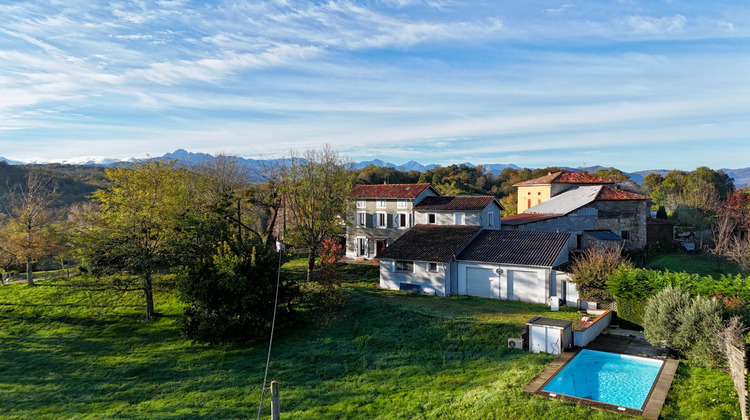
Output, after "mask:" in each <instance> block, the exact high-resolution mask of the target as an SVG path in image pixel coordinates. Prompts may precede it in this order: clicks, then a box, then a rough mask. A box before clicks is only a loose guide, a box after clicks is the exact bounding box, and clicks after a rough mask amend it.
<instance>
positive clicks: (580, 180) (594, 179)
mask: <svg viewBox="0 0 750 420" xmlns="http://www.w3.org/2000/svg"><path fill="white" fill-rule="evenodd" d="M616 183H617V181H616V180H614V179H609V178H602V177H600V176H596V175H591V174H587V173H584V172H566V171H560V172H553V173H551V174H547V175H545V176H542V177H539V178H534V179H530V180H528V181H523V182H519V183H517V184H513V186H514V187H527V186H532V185H549V184H616Z"/></svg>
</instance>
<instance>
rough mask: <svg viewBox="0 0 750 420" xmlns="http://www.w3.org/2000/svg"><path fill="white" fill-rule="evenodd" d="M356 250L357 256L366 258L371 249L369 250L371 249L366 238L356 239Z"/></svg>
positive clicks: (359, 237)
mask: <svg viewBox="0 0 750 420" xmlns="http://www.w3.org/2000/svg"><path fill="white" fill-rule="evenodd" d="M354 248H355V249H354V251H355V254H356V255H357V256H358V257H366V256H367V253H368V251H369V249H368V248H369V247H368V243H367V238H365V237H363V236H358V237H356V238H354Z"/></svg>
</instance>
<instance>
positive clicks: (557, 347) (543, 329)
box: [526, 317, 573, 354]
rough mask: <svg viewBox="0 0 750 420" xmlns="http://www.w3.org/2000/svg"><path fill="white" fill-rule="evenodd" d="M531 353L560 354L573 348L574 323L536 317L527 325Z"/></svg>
mask: <svg viewBox="0 0 750 420" xmlns="http://www.w3.org/2000/svg"><path fill="white" fill-rule="evenodd" d="M526 328H527V330H528V337H529V351H530V352H532V353H549V354H560V353H562V352H563V351H565V350H567V349H569V348H570V347H572V346H573V323H572V322H570V321H564V320H562V319H553V318H542V317H536V318H534V319H532V320H531V321H529V322H527V323H526Z"/></svg>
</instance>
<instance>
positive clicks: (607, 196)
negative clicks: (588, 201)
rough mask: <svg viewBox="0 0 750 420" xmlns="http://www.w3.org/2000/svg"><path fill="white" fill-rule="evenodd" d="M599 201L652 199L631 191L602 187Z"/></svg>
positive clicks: (598, 197)
mask: <svg viewBox="0 0 750 420" xmlns="http://www.w3.org/2000/svg"><path fill="white" fill-rule="evenodd" d="M596 199H597V200H602V201H619V200H650V199H651V197H647V196H645V195H640V194H636V193H632V192H630V191H623V190H617V189H614V188H612V187H608V186H606V185H604V186H602V189H601V191H599V194H598V195H597V196H596Z"/></svg>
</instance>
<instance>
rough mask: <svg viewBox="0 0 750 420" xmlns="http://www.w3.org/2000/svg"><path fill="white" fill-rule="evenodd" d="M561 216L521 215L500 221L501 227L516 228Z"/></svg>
mask: <svg viewBox="0 0 750 420" xmlns="http://www.w3.org/2000/svg"><path fill="white" fill-rule="evenodd" d="M560 216H562V215H561V214H536V213H521V214H514V215H512V216H505V217H503V218H502V219H500V224H501V225H508V226H518V225H525V224H527V223H534V222H540V221H542V220H547V219H554V218H556V217H560Z"/></svg>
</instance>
